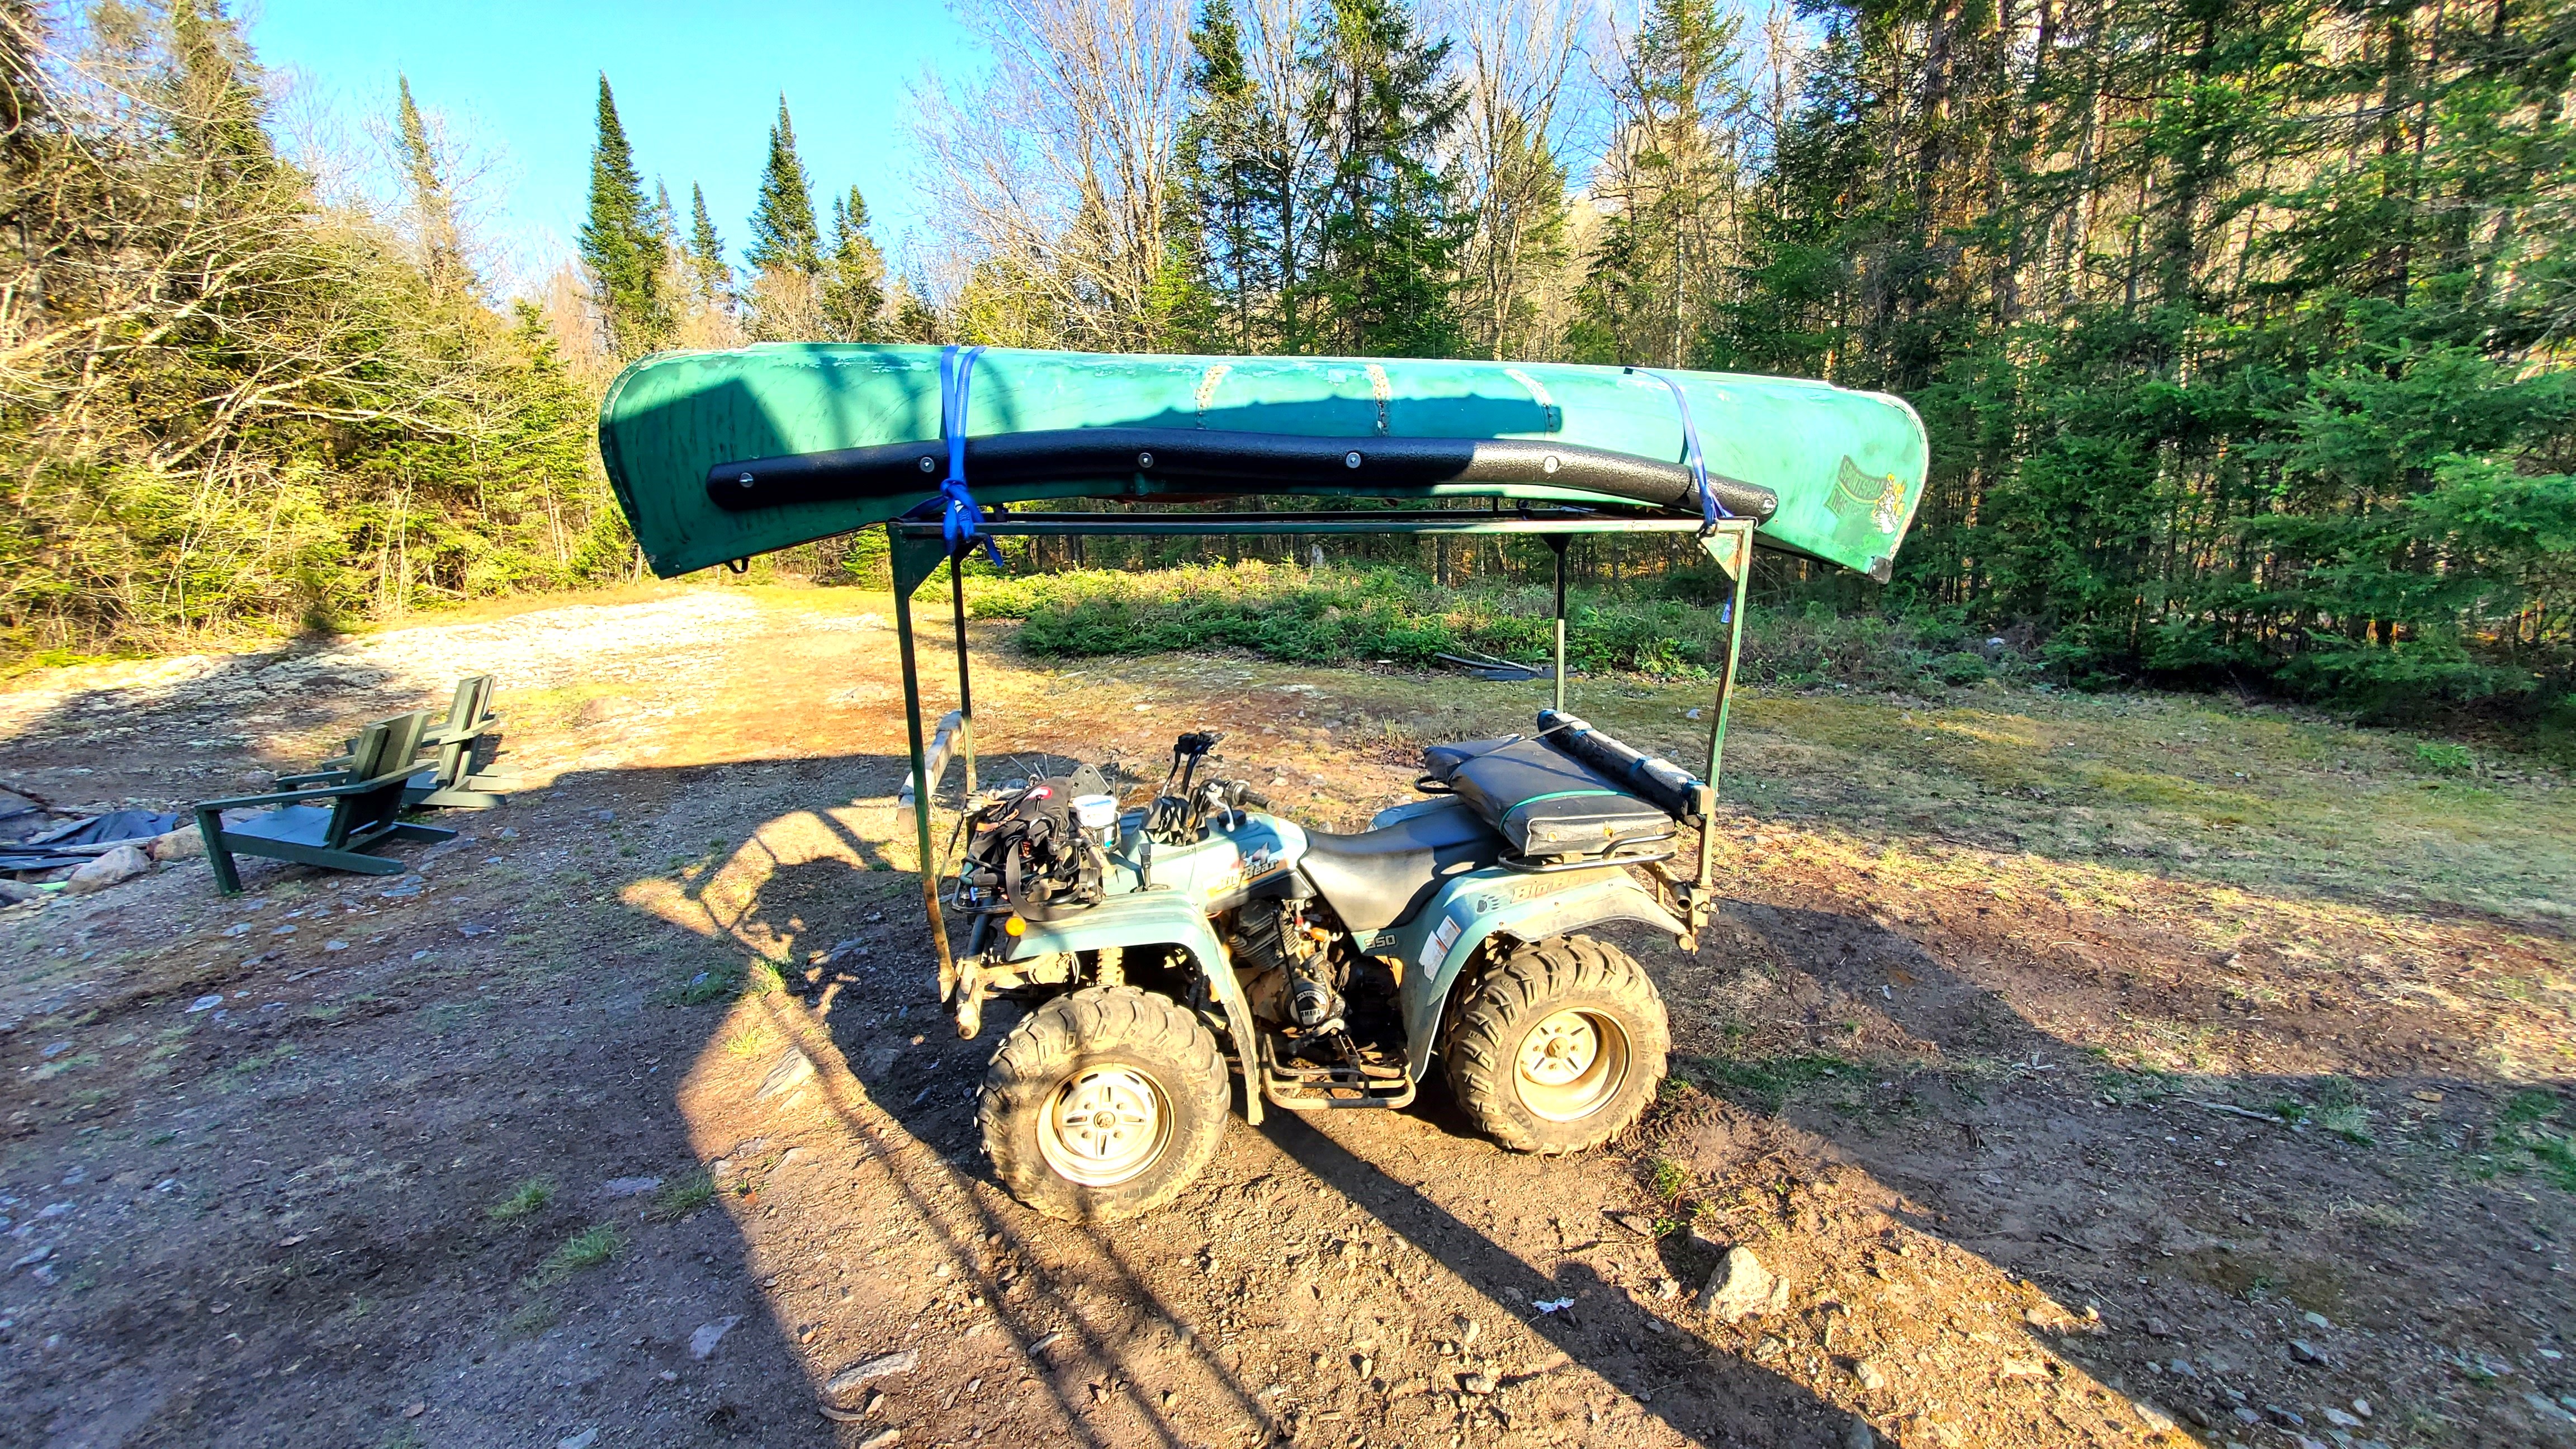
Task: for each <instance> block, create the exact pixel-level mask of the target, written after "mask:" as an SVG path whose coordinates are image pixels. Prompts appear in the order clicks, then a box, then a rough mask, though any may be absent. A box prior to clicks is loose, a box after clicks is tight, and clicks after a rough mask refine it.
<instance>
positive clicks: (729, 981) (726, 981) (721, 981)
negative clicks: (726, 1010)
mask: <svg viewBox="0 0 2576 1449" xmlns="http://www.w3.org/2000/svg"><path fill="white" fill-rule="evenodd" d="M741 989H742V973H741V972H739V971H737V970H734V969H733V968H731V967H729V966H710V967H707V968H706V969H704V970H701V971H695V972H692V973H690V975H689V977H688V979H686V980H684V981H682V982H681V983H680V984H678V985H677V986H674V987H672V988H671V991H670V993H669V995H668V996H667V997H665V998H664V999H665V1000H667V1001H669V1002H670V1003H671V1004H672V1005H674V1006H704V1005H706V1004H707V1003H708V1002H710V1001H727V1000H730V999H732V998H733V996H734V995H735V994H736V993H737V992H739V991H740V990H741Z"/></svg>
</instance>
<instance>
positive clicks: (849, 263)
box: [822, 186, 886, 342]
mask: <svg viewBox="0 0 2576 1449" xmlns="http://www.w3.org/2000/svg"><path fill="white" fill-rule="evenodd" d="M885 303H886V294H885V258H884V257H883V256H882V255H880V254H879V253H878V251H877V244H876V243H875V242H873V241H870V240H869V239H868V204H867V202H866V201H865V200H864V199H862V198H861V197H860V195H859V188H857V187H855V186H853V187H851V188H850V194H849V195H848V196H846V197H841V196H836V197H834V198H832V250H831V253H830V254H829V255H828V256H827V257H825V258H824V262H823V297H822V308H823V331H824V335H825V336H826V337H828V338H830V339H831V340H833V341H836V342H877V341H882V340H884V339H883V332H884V323H883V321H882V314H883V313H884V311H885Z"/></svg>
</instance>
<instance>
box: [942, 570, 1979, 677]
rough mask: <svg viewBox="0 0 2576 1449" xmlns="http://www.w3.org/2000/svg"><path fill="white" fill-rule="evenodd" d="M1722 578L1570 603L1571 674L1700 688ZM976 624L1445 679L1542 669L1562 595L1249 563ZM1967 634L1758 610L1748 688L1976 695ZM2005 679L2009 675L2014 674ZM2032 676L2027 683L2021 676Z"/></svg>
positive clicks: (1082, 643)
mask: <svg viewBox="0 0 2576 1449" xmlns="http://www.w3.org/2000/svg"><path fill="white" fill-rule="evenodd" d="M1724 592H1725V590H1724V589H1723V588H1722V587H1721V585H1720V582H1719V576H1718V575H1716V574H1715V573H1714V572H1713V571H1704V570H1703V571H1686V572H1683V573H1679V574H1675V575H1671V576H1669V577H1667V578H1665V579H1663V580H1661V581H1659V582H1658V583H1656V584H1654V585H1653V586H1651V587H1649V588H1639V589H1635V590H1627V591H1620V592H1609V591H1599V592H1596V591H1591V590H1583V589H1577V590H1575V591H1573V592H1572V593H1571V594H1570V595H1569V597H1568V600H1567V629H1566V635H1567V640H1566V644H1567V651H1568V652H1567V657H1568V661H1569V662H1570V663H1571V664H1572V666H1573V667H1574V668H1576V669H1580V670H1588V671H1601V670H1617V671H1627V672H1635V673H1643V674H1651V675H1656V676H1660V677H1664V678H1700V677H1704V676H1705V675H1706V674H1707V673H1708V672H1709V670H1710V668H1711V667H1712V666H1714V665H1717V664H1720V663H1722V662H1723V661H1724V659H1725V656H1726V645H1727V639H1728V636H1729V630H1728V628H1727V626H1726V625H1724V624H1723V623H1721V622H1720V620H1719V609H1718V607H1717V605H1718V604H1719V603H1720V602H1721V601H1722V596H1723V594H1724ZM966 599H967V609H968V612H970V613H972V614H973V615H974V616H975V617H977V618H1000V619H1018V620H1020V621H1022V622H1021V625H1020V631H1019V642H1020V646H1021V647H1022V648H1024V649H1026V650H1028V651H1029V652H1030V653H1033V654H1039V655H1049V656H1056V657H1071V658H1088V657H1093V656H1099V655H1113V654H1146V653H1156V652H1161V651H1165V650H1174V649H1208V648H1219V647H1222V648H1234V649H1246V650H1250V651H1252V652H1254V653H1256V654H1263V655H1267V656H1268V657H1270V658H1272V659H1280V660H1287V661H1291V662H1295V663H1306V664H1348V663H1366V662H1370V661H1375V660H1388V661H1392V662H1394V663H1397V664H1401V665H1405V666H1407V667H1411V668H1436V667H1439V661H1438V659H1437V658H1436V656H1437V655H1440V654H1443V653H1457V652H1460V651H1461V650H1462V649H1464V650H1472V651H1475V652H1479V653H1483V654H1489V655H1493V656H1496V657H1499V658H1503V659H1516V660H1522V661H1525V662H1532V663H1536V662H1542V661H1544V660H1546V659H1547V658H1548V655H1549V652H1550V648H1551V640H1552V636H1553V624H1552V620H1553V617H1554V612H1555V599H1554V594H1553V592H1552V590H1551V589H1550V588H1547V587H1542V586H1539V585H1535V584H1532V585H1528V586H1510V585H1489V586H1480V587H1474V588H1462V589H1449V588H1442V587H1440V586H1439V585H1438V584H1436V583H1434V582H1432V581H1431V580H1430V579H1429V578H1427V577H1425V576H1423V575H1421V574H1419V573H1415V572H1412V571H1409V570H1405V569H1398V568H1383V567H1381V568H1368V569H1361V568H1348V567H1327V568H1325V569H1322V570H1318V571H1311V572H1310V571H1308V570H1306V569H1301V568H1295V567H1291V566H1285V565H1277V564H1268V563H1263V562H1259V561H1251V562H1245V563H1240V564H1233V565H1205V566H1201V565H1187V566H1182V567H1178V568H1169V569H1156V570H1151V571H1143V572H1136V571H1112V570H1099V569H1091V570H1074V571H1069V572H1064V573H1048V574H1023V575H1017V576H1013V577H1008V578H995V577H990V576H982V575H975V574H970V575H969V576H968V578H967V582H966ZM1968 642H1969V638H1968V634H1967V631H1966V630H1965V629H1964V628H1962V627H1961V626H1960V625H1958V624H1956V623H1953V622H1949V621H1946V620H1943V619H1938V618H1933V617H1922V618H1911V619H1903V620H1889V619H1886V618H1883V617H1879V616H1876V615H1851V616H1841V615H1837V614H1834V613H1833V612H1832V611H1830V610H1826V609H1821V608H1817V609H1800V610H1754V611H1750V612H1748V614H1747V618H1746V643H1745V661H1744V665H1743V668H1742V677H1743V678H1744V679H1745V680H1746V681H1747V682H1748V683H1756V684H1767V685H1776V686H1790V687H1795V686H1801V685H1811V684H1823V683H1840V684H1846V685H1850V686H1852V687H1855V688H1870V689H1878V688H1905V689H1928V690H1932V691H1935V692H1938V691H1940V690H1942V689H1944V688H1947V687H1953V686H1964V685H1974V684H1977V683H1980V682H1982V681H1984V680H1985V679H1987V678H1989V677H1990V676H1992V675H1993V674H1995V673H1996V672H1997V666H1995V665H1993V664H1990V663H1988V662H1987V661H1986V660H1985V659H1983V658H1981V657H1979V656H1978V655H1976V654H1973V653H1970V652H1968V651H1967V649H1966V647H1965V646H1966V645H1967V643H1968ZM2007 667H2009V666H2007ZM2025 672H2027V671H2025Z"/></svg>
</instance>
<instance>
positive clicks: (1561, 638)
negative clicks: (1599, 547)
mask: <svg viewBox="0 0 2576 1449" xmlns="http://www.w3.org/2000/svg"><path fill="white" fill-rule="evenodd" d="M1573 541H1574V540H1573V539H1572V538H1571V537H1569V536H1568V535H1566V534H1562V533H1551V534H1549V535H1548V536H1547V546H1548V547H1549V548H1552V549H1554V550H1556V706H1555V708H1556V712H1557V713H1559V714H1563V713H1565V546H1566V545H1567V544H1570V543H1572V542H1573Z"/></svg>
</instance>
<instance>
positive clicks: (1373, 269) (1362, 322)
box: [1305, 0, 1465, 357]
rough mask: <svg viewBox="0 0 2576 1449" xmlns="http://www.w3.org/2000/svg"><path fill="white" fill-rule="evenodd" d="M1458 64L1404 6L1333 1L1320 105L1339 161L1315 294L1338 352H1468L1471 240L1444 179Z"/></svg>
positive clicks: (1325, 19)
mask: <svg viewBox="0 0 2576 1449" xmlns="http://www.w3.org/2000/svg"><path fill="white" fill-rule="evenodd" d="M1448 55H1449V43H1448V42H1447V41H1445V40H1442V41H1431V40H1427V39H1425V38H1424V37H1423V36H1422V35H1420V34H1419V33H1418V32H1417V31H1416V29H1415V26H1414V20H1413V15H1412V12H1411V11H1410V10H1408V9H1407V8H1406V7H1405V5H1404V4H1403V0H1332V4H1331V7H1330V8H1329V9H1328V10H1327V11H1326V12H1325V13H1324V14H1323V15H1322V17H1321V18H1320V20H1319V23H1318V28H1317V30H1316V31H1315V33H1314V34H1313V35H1312V36H1311V37H1310V39H1309V42H1308V46H1307V50H1306V55H1305V67H1306V70H1307V73H1308V75H1309V76H1310V78H1311V83H1312V85H1313V87H1314V97H1313V100H1312V102H1311V105H1312V107H1313V109H1314V111H1315V113H1316V124H1317V127H1318V129H1319V130H1320V131H1322V132H1323V133H1324V134H1325V135H1327V136H1328V137H1329V138H1330V140H1331V142H1332V145H1333V148H1334V151H1335V155H1336V164H1335V165H1334V167H1333V171H1332V176H1331V179H1330V181H1329V183H1328V185H1327V189H1326V191H1325V193H1324V195H1323V196H1321V197H1320V198H1318V200H1319V202H1320V204H1321V206H1322V208H1323V234H1324V263H1323V266H1322V268H1321V269H1320V271H1319V272H1318V274H1317V275H1316V276H1315V277H1314V279H1313V282H1312V285H1313V287H1314V289H1315V291H1316V292H1317V293H1318V294H1319V295H1320V297H1321V298H1322V299H1323V300H1324V301H1325V302H1326V303H1327V305H1328V306H1329V309H1330V321H1329V323H1328V326H1329V331H1328V332H1327V333H1326V334H1325V335H1326V339H1327V340H1328V341H1329V342H1330V344H1331V345H1333V346H1334V347H1336V348H1338V349H1339V350H1343V351H1349V352H1364V353H1384V354H1387V355H1391V356H1399V357H1444V356H1454V355H1455V354H1456V353H1457V352H1458V350H1459V348H1460V346H1461V344H1462V343H1463V342H1464V335H1463V333H1462V332H1461V330H1460V327H1459V323H1458V315H1457V309H1456V306H1455V300H1454V298H1453V296H1452V289H1453V287H1454V285H1455V279H1454V273H1455V266H1456V258H1457V253H1458V249H1459V246H1460V244H1461V243H1462V242H1463V241H1464V239H1465V232H1464V228H1463V226H1462V224H1461V218H1460V217H1459V216H1457V215H1456V213H1455V206H1454V198H1455V189H1456V188H1455V184H1454V182H1453V180H1452V179H1451V178H1449V177H1447V176H1444V175H1442V174H1441V173H1440V172H1439V171H1438V170H1436V169H1435V168H1434V161H1435V160H1436V158H1437V152H1438V147H1439V144H1440V141H1441V138H1442V137H1443V136H1445V135H1447V134H1448V132H1449V129H1450V128H1451V127H1452V126H1454V125H1455V124H1456V123H1457V120H1458V115H1459V111H1460V108H1461V107H1462V106H1463V105H1464V103H1465V99H1464V96H1463V94H1462V93H1461V91H1460V88H1459V87H1458V85H1457V83H1456V82H1454V81H1452V80H1450V79H1448V78H1447V77H1446V76H1445V75H1444V73H1443V72H1444V69H1445V67H1446V65H1447V62H1448Z"/></svg>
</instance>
